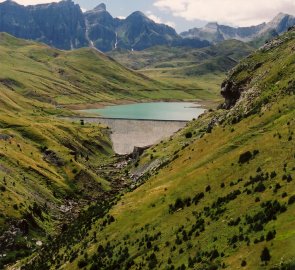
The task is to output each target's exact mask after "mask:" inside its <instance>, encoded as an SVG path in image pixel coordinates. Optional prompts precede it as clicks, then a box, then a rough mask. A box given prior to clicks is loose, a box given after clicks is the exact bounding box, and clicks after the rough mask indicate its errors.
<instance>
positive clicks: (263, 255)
mask: <svg viewBox="0 0 295 270" xmlns="http://www.w3.org/2000/svg"><path fill="white" fill-rule="evenodd" d="M270 258H271V256H270V253H269V250H268V248H267V247H265V248H264V249H263V250H262V253H261V255H260V259H261V261H262V262H265V264H267V262H268V261H269V260H270Z"/></svg>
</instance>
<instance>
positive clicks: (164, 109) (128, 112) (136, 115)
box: [83, 102, 204, 121]
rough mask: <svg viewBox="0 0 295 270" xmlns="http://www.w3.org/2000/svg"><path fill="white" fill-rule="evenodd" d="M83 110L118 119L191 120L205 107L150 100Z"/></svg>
mask: <svg viewBox="0 0 295 270" xmlns="http://www.w3.org/2000/svg"><path fill="white" fill-rule="evenodd" d="M83 112H87V113H91V114H97V115H99V116H102V117H105V118H116V119H122V118H123V119H137V120H176V121H177V120H178V121H190V120H192V119H193V118H197V117H198V116H199V115H200V114H202V113H203V112H204V109H203V108H201V106H200V105H198V104H195V103H191V102H150V103H136V104H127V105H115V106H107V107H105V108H102V109H89V110H83Z"/></svg>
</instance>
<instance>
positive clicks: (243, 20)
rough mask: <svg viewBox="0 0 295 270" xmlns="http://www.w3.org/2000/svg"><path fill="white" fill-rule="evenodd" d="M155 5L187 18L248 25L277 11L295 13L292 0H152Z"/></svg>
mask: <svg viewBox="0 0 295 270" xmlns="http://www.w3.org/2000/svg"><path fill="white" fill-rule="evenodd" d="M154 6H156V7H157V8H159V9H162V10H168V11H170V12H172V13H173V15H174V16H177V17H182V18H185V19H186V20H189V21H190V20H195V19H200V20H205V21H217V22H222V23H229V24H234V25H240V26H249V25H254V24H258V23H261V22H267V21H269V20H271V19H272V18H273V17H274V16H276V15H277V14H278V13H279V12H283V13H288V14H295V1H294V0H155V3H154Z"/></svg>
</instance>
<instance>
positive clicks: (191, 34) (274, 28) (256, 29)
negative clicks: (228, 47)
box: [180, 13, 295, 42]
mask: <svg viewBox="0 0 295 270" xmlns="http://www.w3.org/2000/svg"><path fill="white" fill-rule="evenodd" d="M293 25H295V17H294V16H291V15H288V14H284V13H280V14H278V15H277V16H276V17H275V18H274V19H273V20H272V21H270V22H268V23H262V24H259V25H255V26H250V27H237V28H235V27H230V26H226V25H220V24H218V23H216V22H211V23H208V24H207V25H205V26H204V27H203V28H193V29H190V30H188V31H187V32H183V33H181V34H180V35H181V36H182V37H183V38H192V39H195V38H198V39H201V40H207V41H209V42H221V41H224V40H228V39H237V40H241V41H244V42H249V41H253V40H255V39H257V38H261V37H266V36H268V35H272V36H278V35H280V34H282V33H283V32H286V31H287V30H288V28H289V27H292V26H293Z"/></svg>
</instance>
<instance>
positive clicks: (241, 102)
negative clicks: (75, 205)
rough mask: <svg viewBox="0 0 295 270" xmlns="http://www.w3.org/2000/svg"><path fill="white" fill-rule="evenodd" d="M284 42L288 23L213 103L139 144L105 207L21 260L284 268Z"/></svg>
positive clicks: (288, 185)
mask: <svg viewBox="0 0 295 270" xmlns="http://www.w3.org/2000/svg"><path fill="white" fill-rule="evenodd" d="M294 48H295V30H292V31H290V32H288V33H287V34H285V35H283V36H282V37H280V38H278V39H276V40H274V41H273V42H271V43H268V44H267V45H266V46H265V47H264V48H262V49H260V50H259V51H257V52H255V53H254V54H252V55H251V56H249V57H247V58H246V59H245V60H243V61H242V62H241V63H240V64H239V65H238V66H237V67H235V68H234V69H233V70H232V71H231V72H230V74H229V76H228V78H227V79H226V80H225V81H224V83H223V84H222V95H223V96H224V98H225V102H224V104H223V105H222V106H221V107H220V109H218V110H213V111H210V112H208V113H206V114H204V115H203V116H201V117H200V118H199V119H197V120H195V121H192V122H191V123H189V124H188V126H187V127H186V128H185V129H184V130H183V131H181V132H179V133H178V134H176V135H175V136H173V137H172V138H171V139H169V140H167V141H163V142H162V143H160V144H159V145H157V146H154V147H153V148H151V149H150V150H148V151H147V152H146V153H145V154H144V155H143V156H142V157H141V159H140V160H139V161H138V162H137V163H136V164H135V166H134V167H132V168H130V170H131V172H130V173H132V174H136V173H139V174H140V173H142V172H144V169H146V168H149V170H147V171H146V174H145V175H144V176H143V177H140V178H139V180H138V181H137V182H135V183H134V185H133V186H132V187H131V188H130V192H128V193H126V194H125V195H124V196H122V197H120V198H118V202H117V203H116V205H115V206H113V207H112V208H111V210H110V211H109V213H108V215H106V216H105V217H104V218H99V217H96V218H92V219H85V220H84V221H83V220H79V222H80V223H77V224H74V225H73V227H71V228H69V230H67V231H66V232H65V233H64V234H63V235H62V236H61V237H59V238H57V239H56V240H55V241H54V242H53V243H52V244H49V245H47V246H46V247H44V248H43V249H42V250H41V252H40V253H39V254H38V256H37V257H36V258H34V259H33V260H31V261H30V260H28V261H23V264H25V265H26V266H25V267H24V269H48V268H51V269H92V270H93V269H117V268H120V269H251V270H252V269H294V267H295V246H294V243H295V230H294V225H295V216H294V213H295V193H294V190H295V189H294V178H295V175H294V170H295V156H294V154H295V148H294V130H295V121H294V119H295V111H294V108H295V98H294V97H295V96H294V82H295V77H294V74H295V73H294V71H295V65H294V63H295V61H294V60H295V54H294ZM108 207H110V206H108ZM108 207H105V208H104V209H106V208H108ZM91 220H92V221H91ZM81 223H82V224H85V225H84V226H83V225H82V226H81V227H79V226H78V224H80V225H81ZM91 223H92V224H91ZM89 224H91V225H89Z"/></svg>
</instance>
